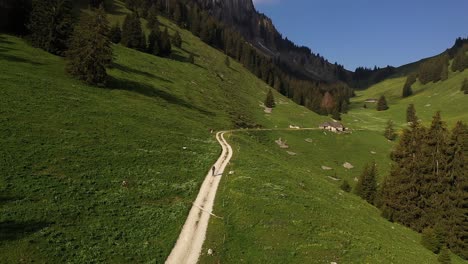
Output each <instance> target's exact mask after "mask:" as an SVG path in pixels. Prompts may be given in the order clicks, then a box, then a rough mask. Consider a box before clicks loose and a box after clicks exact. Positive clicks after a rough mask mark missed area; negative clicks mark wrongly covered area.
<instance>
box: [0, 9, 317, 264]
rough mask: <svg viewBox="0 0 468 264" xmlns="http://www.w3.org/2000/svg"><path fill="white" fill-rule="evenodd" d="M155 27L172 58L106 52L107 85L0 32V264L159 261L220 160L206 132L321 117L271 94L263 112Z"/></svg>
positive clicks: (246, 88)
mask: <svg viewBox="0 0 468 264" xmlns="http://www.w3.org/2000/svg"><path fill="white" fill-rule="evenodd" d="M124 11H125V10H124ZM119 12H120V11H118V10H117V11H116V15H111V16H110V18H111V19H116V18H118V17H121V16H122V15H121V14H120V13H119ZM161 21H162V22H163V23H164V24H166V25H167V26H168V27H169V28H170V29H171V31H173V30H176V29H177V30H179V31H180V32H181V35H182V38H183V40H184V43H183V46H182V49H175V50H174V54H173V55H172V57H171V58H167V59H164V58H158V57H155V56H150V55H147V54H143V53H140V52H137V51H134V50H130V49H127V48H124V47H122V46H120V45H116V46H114V56H115V62H114V65H113V67H112V69H110V70H109V74H110V76H111V80H110V83H109V87H108V88H97V87H90V86H87V85H84V84H83V83H81V82H79V81H76V80H74V79H72V78H70V77H69V76H68V75H67V74H66V73H65V71H64V66H65V62H64V60H63V59H62V58H59V57H56V56H52V55H50V54H48V53H45V52H43V51H41V50H38V49H35V48H32V47H30V46H29V45H27V43H25V42H24V41H23V40H21V39H18V38H16V37H12V36H8V35H0V68H1V69H2V73H0V83H2V85H1V89H0V145H1V146H2V148H0V157H1V162H0V172H1V173H0V212H1V213H0V232H1V236H0V262H1V263H17V262H21V261H24V262H31V261H33V260H34V261H35V262H39V263H60V262H65V261H70V262H74V263H87V262H112V263H129V262H133V263H135V262H136V263H138V262H146V261H152V262H158V263H160V262H163V261H164V259H165V258H166V257H167V255H168V254H169V252H170V250H171V247H172V246H173V245H174V243H175V241H176V239H177V237H178V233H179V231H180V229H181V227H182V224H183V223H184V221H185V217H186V215H187V213H188V210H189V208H190V206H191V201H192V200H193V199H194V197H195V196H196V194H197V192H198V189H199V186H200V184H201V181H202V179H203V178H204V176H205V173H206V172H207V171H208V169H209V168H210V165H211V164H212V163H213V162H214V161H215V160H216V158H217V156H218V154H219V150H220V148H219V146H218V144H217V143H216V141H215V140H214V136H213V135H212V134H210V133H209V131H210V130H211V129H214V130H219V129H229V128H234V127H235V124H236V123H246V124H251V125H260V126H265V127H267V126H268V127H275V126H278V127H287V126H288V125H289V120H288V117H289V116H295V117H300V120H301V122H300V124H301V125H304V126H312V125H313V126H316V125H317V124H318V123H319V121H320V120H323V117H319V116H317V115H315V114H313V113H311V112H310V111H307V110H306V109H304V108H302V107H298V106H297V105H295V104H293V103H292V102H291V101H289V100H288V99H286V98H284V97H281V96H280V95H279V94H275V96H276V98H277V99H278V101H279V102H280V103H279V106H278V108H277V109H276V110H275V111H274V112H273V114H272V115H267V114H265V113H264V111H263V108H262V107H261V106H260V104H261V102H262V101H263V100H264V98H265V96H266V92H267V91H268V90H267V89H270V88H269V87H267V86H266V85H265V84H264V83H263V82H261V81H260V80H258V79H257V78H256V77H254V76H253V75H251V74H250V73H249V72H248V71H246V70H245V69H244V68H243V67H242V66H241V65H239V64H237V63H235V62H232V63H231V67H230V68H227V67H226V66H225V65H224V58H225V56H224V55H223V54H222V53H220V52H219V51H217V50H215V49H212V48H210V47H208V46H207V45H205V44H203V43H202V42H201V41H200V40H199V39H198V38H195V37H194V36H192V35H191V34H190V33H189V32H187V31H185V30H180V29H178V28H177V27H176V26H175V25H173V24H172V23H170V22H169V21H167V20H165V19H162V18H161ZM190 53H192V54H194V56H195V61H196V64H195V65H192V64H189V63H187V62H186V59H187V58H188V56H189V54H190ZM293 119H294V118H293ZM123 181H127V182H128V187H124V186H122V182H123Z"/></svg>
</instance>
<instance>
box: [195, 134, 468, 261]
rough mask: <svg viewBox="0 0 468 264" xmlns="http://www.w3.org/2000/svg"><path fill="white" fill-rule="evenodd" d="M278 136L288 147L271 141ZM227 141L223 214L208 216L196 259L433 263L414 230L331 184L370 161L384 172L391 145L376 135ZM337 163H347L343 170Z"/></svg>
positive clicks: (237, 136) (270, 136)
mask: <svg viewBox="0 0 468 264" xmlns="http://www.w3.org/2000/svg"><path fill="white" fill-rule="evenodd" d="M279 137H281V138H283V139H286V140H287V142H288V144H289V146H290V148H289V149H287V150H284V149H280V148H279V147H278V146H276V144H275V143H274V140H275V139H278V138H279ZM310 139H312V141H311V142H309V141H310ZM229 141H230V142H232V145H233V149H234V150H235V155H234V158H233V160H232V161H231V165H230V167H229V168H228V170H230V171H232V172H233V173H232V174H230V175H225V176H226V178H224V179H223V181H222V183H221V186H220V189H219V193H218V196H217V200H216V204H215V213H216V214H217V215H219V216H221V217H223V219H218V218H211V219H210V226H209V230H208V237H207V241H206V243H205V245H204V250H203V257H202V261H201V263H331V262H337V263H438V262H437V256H436V255H435V254H433V253H432V252H430V251H429V250H426V249H425V248H423V247H422V246H421V245H420V239H421V237H420V235H419V234H417V233H416V232H413V231H411V230H409V229H408V228H406V227H402V226H401V225H398V224H395V223H390V222H388V221H386V220H385V219H383V218H382V217H381V216H380V212H379V210H378V209H376V208H375V207H373V206H371V205H369V204H367V203H366V202H365V201H363V200H361V199H360V198H358V197H357V196H355V195H353V194H349V193H346V192H343V191H342V190H341V189H340V188H339V186H340V184H341V180H342V179H347V180H349V181H350V182H351V183H352V184H354V180H353V179H354V177H358V175H359V174H360V172H361V171H362V169H363V166H364V164H365V163H367V162H369V161H370V160H371V159H375V161H376V162H377V166H378V170H379V172H380V173H379V177H380V178H381V177H382V176H383V174H384V171H387V170H388V162H389V160H388V155H387V154H388V151H389V148H390V147H391V143H389V142H387V141H385V140H382V136H381V135H380V134H378V133H376V132H372V131H357V132H355V133H353V134H350V135H336V134H330V133H328V134H327V135H325V134H324V133H323V132H321V131H296V132H273V133H265V132H250V133H237V134H234V135H232V136H231V137H230V138H229ZM287 151H290V152H294V153H296V154H297V155H290V154H289V153H287ZM371 151H373V152H375V154H374V155H372V154H371V153H370V152H371ZM345 162H349V163H351V164H352V165H354V166H355V167H354V168H353V169H350V170H347V169H345V168H344V167H343V166H342V165H343V163H345ZM321 166H328V167H330V168H332V169H333V170H330V171H327V170H323V169H322V168H321ZM334 178H335V179H334ZM336 179H338V180H336ZM208 249H212V250H213V252H214V253H213V255H212V256H208V254H207V252H208ZM452 260H453V262H452V263H465V262H463V261H462V260H461V259H459V258H457V257H455V256H453V257H452Z"/></svg>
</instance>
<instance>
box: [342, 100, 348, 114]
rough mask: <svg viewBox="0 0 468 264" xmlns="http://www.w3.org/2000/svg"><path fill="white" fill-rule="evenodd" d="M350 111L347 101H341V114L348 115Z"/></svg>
mask: <svg viewBox="0 0 468 264" xmlns="http://www.w3.org/2000/svg"><path fill="white" fill-rule="evenodd" d="M348 110H349V104H348V102H347V101H346V100H343V101H341V105H340V112H341V113H348Z"/></svg>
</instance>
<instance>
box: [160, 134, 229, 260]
mask: <svg viewBox="0 0 468 264" xmlns="http://www.w3.org/2000/svg"><path fill="white" fill-rule="evenodd" d="M224 133H226V132H218V133H217V134H216V139H217V140H218V142H219V144H220V145H221V147H222V149H223V150H222V153H221V156H220V157H219V158H218V160H217V161H216V163H215V164H214V166H215V168H216V169H215V175H214V176H213V174H212V171H211V169H210V171H209V173H208V175H207V176H206V178H205V181H204V182H203V184H202V186H201V188H200V192H199V193H198V196H197V199H196V200H195V202H194V203H193V206H192V209H191V210H190V213H189V215H188V217H187V220H186V221H185V224H184V227H183V228H182V232H181V233H180V235H179V239H178V240H177V243H176V245H175V246H174V248H173V249H172V252H171V254H170V255H169V257H168V258H167V260H166V263H167V264H195V263H197V262H198V257H199V256H200V253H201V250H202V246H203V242H204V241H205V236H206V230H207V228H208V221H209V219H210V216H211V215H213V216H215V215H214V214H212V210H213V204H214V199H215V196H216V190H217V189H218V185H219V182H220V181H221V177H222V176H223V172H224V169H225V168H226V166H227V165H228V163H229V160H231V157H232V148H231V146H230V145H229V144H228V143H227V141H226V140H225V139H224Z"/></svg>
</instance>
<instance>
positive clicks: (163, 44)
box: [159, 27, 172, 57]
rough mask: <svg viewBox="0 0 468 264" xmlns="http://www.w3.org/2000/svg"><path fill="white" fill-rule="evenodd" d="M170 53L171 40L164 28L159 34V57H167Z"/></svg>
mask: <svg viewBox="0 0 468 264" xmlns="http://www.w3.org/2000/svg"><path fill="white" fill-rule="evenodd" d="M171 51H172V45H171V38H170V36H169V32H168V30H167V27H166V28H165V29H164V32H163V33H162V34H161V37H160V38H159V55H160V56H163V57H165V56H169V55H170V54H171Z"/></svg>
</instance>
